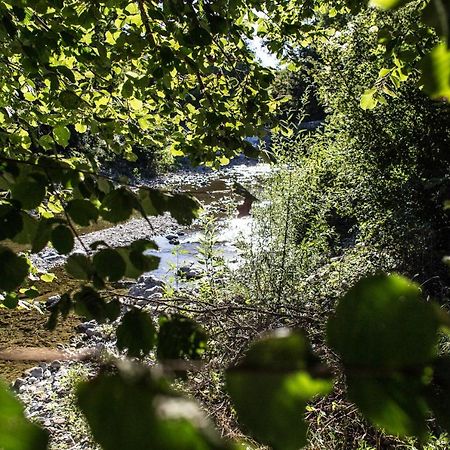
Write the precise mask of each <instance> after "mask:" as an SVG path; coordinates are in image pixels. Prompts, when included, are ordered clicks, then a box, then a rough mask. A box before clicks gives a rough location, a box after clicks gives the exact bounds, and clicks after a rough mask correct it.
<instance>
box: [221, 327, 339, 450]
mask: <svg viewBox="0 0 450 450" xmlns="http://www.w3.org/2000/svg"><path fill="white" fill-rule="evenodd" d="M319 369H320V367H319V364H318V361H317V359H316V358H315V357H314V356H313V355H312V352H311V349H310V348H309V345H308V344H307V342H306V340H305V338H304V337H303V335H302V334H301V333H299V332H298V331H289V330H286V329H281V330H278V331H276V332H273V333H271V334H269V335H268V336H266V337H264V338H262V339H260V340H258V341H256V342H255V343H254V344H252V345H251V346H250V348H249V350H248V351H247V353H246V354H245V356H244V358H243V360H242V361H241V362H240V363H239V364H238V365H237V366H235V367H233V368H231V369H228V370H227V373H226V387H227V391H228V393H229V394H230V396H231V399H232V402H233V405H234V407H235V408H236V412H237V415H238V419H239V421H240V422H241V423H242V424H243V425H245V426H246V427H247V428H248V429H249V431H250V432H251V434H252V436H254V437H255V438H256V439H257V440H258V441H260V442H261V443H263V444H265V445H269V446H270V447H271V448H273V449H274V450H298V449H299V448H301V447H302V446H304V445H305V444H306V431H307V426H306V423H305V422H304V420H303V415H304V412H305V408H306V404H307V402H308V401H309V400H310V399H312V398H313V397H315V396H317V395H325V394H327V393H328V392H329V391H330V390H331V387H332V381H331V380H330V379H329V378H328V377H326V378H323V377H319V376H317V375H314V374H313V372H314V371H319Z"/></svg>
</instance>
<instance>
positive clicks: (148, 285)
mask: <svg viewBox="0 0 450 450" xmlns="http://www.w3.org/2000/svg"><path fill="white" fill-rule="evenodd" d="M269 172H270V169H269V167H268V166H266V165H256V164H254V163H253V162H250V163H249V162H247V163H245V162H244V164H237V165H234V166H232V167H229V168H226V169H223V170H221V171H215V172H214V171H207V172H199V171H183V172H181V173H175V174H170V175H168V176H166V177H162V178H159V179H156V180H143V182H144V183H145V184H147V185H149V186H153V187H154V186H158V187H164V188H167V189H171V190H176V191H178V192H187V193H190V194H192V195H195V196H196V197H197V198H199V200H200V201H201V202H202V203H203V204H204V205H205V210H206V212H207V214H208V215H209V216H211V217H214V221H215V223H217V229H216V233H218V234H219V236H218V238H217V239H216V240H215V244H214V245H215V246H216V249H217V250H218V251H220V252H221V254H222V255H223V256H224V259H226V260H228V262H229V264H233V263H236V260H237V254H236V247H235V246H234V241H235V240H236V239H237V237H238V236H239V235H240V234H241V233H242V232H243V231H244V233H245V230H247V231H248V230H249V229H250V228H249V225H250V219H249V217H247V214H248V211H246V210H245V209H246V208H244V213H242V210H241V211H240V212H239V214H237V211H236V205H237V204H239V203H242V201H243V197H242V196H240V195H239V194H237V193H236V192H235V189H234V186H235V185H236V183H238V185H244V186H245V187H246V188H247V189H249V190H250V191H252V193H253V192H256V191H257V189H258V187H257V186H258V183H259V182H260V181H259V180H261V178H263V177H265V176H267V175H268V173H269ZM244 204H245V201H244ZM250 206H251V205H250ZM248 209H249V208H248ZM238 215H241V216H242V217H236V216H238ZM151 222H152V227H150V226H149V225H148V223H147V222H146V221H145V220H144V219H139V218H133V219H132V220H130V221H128V222H126V223H123V224H119V225H116V226H113V227H109V228H104V229H100V230H96V231H93V232H90V233H88V234H83V235H82V239H83V242H84V243H85V244H86V245H89V244H90V243H92V242H95V241H100V240H102V241H105V242H108V244H109V245H111V246H112V247H118V246H123V245H127V244H129V243H130V242H132V241H133V240H135V239H141V238H147V239H153V240H155V241H156V242H157V244H158V245H159V251H157V252H156V253H155V254H158V256H160V257H161V264H160V268H159V269H158V270H156V271H154V273H150V274H144V275H143V276H142V277H140V278H139V279H138V280H137V282H133V281H125V282H123V283H121V284H120V286H118V288H120V292H122V297H121V303H122V314H123V313H124V312H125V311H126V310H127V308H129V307H130V306H131V305H133V306H136V307H139V308H143V309H148V310H149V311H151V312H152V313H159V312H165V311H166V310H167V308H168V307H167V306H165V304H164V297H165V295H166V293H167V289H168V286H170V288H171V289H173V287H174V286H173V285H171V283H172V282H173V279H175V280H176V288H178V289H188V290H191V292H192V291H193V290H194V291H195V289H196V284H195V282H196V280H198V279H201V277H202V276H204V275H205V274H204V273H202V270H201V268H199V266H198V264H197V263H196V262H197V253H198V249H199V246H200V245H201V240H202V230H201V227H202V225H201V221H198V222H196V223H194V224H193V225H192V226H191V227H181V226H180V225H178V224H177V223H176V222H175V221H174V220H173V219H172V218H171V217H170V216H169V215H164V216H161V217H154V218H151ZM81 250H82V248H81V246H78V247H77V248H76V249H75V251H81ZM64 260H65V258H64V257H63V256H61V255H58V254H57V253H56V252H55V251H54V250H53V249H51V248H46V249H44V250H43V251H42V252H40V253H39V254H38V255H35V257H34V259H33V263H34V264H35V265H36V266H37V267H38V268H40V269H42V270H54V269H55V268H57V267H58V266H61V265H62V264H63V263H64ZM170 274H171V276H169V275H170ZM179 280H183V282H182V283H181V284H180V283H179V282H178V281H179ZM52 300H54V298H53V299H52V298H50V300H49V301H50V302H51V301H52ZM169 310H170V309H169ZM71 320H72V319H71ZM116 325H117V324H116V323H112V324H107V325H98V324H96V323H95V322H81V323H78V324H76V323H73V324H71V329H74V332H73V333H72V334H71V336H70V337H69V338H68V339H67V338H65V339H63V340H62V341H61V342H60V343H58V344H57V345H56V347H57V348H58V349H60V350H61V351H66V352H67V351H77V350H79V349H94V350H95V351H96V352H97V353H102V352H103V353H104V352H107V353H108V354H110V355H115V356H117V357H120V354H119V352H118V351H117V348H116V346H115V328H116ZM30 331H31V330H30ZM57 332H58V331H56V333H57ZM24 342H25V343H26V337H25V336H24ZM25 345H26V344H25ZM44 345H45V342H44ZM6 364H8V363H6ZM96 370H97V363H95V362H93V361H89V362H87V361H84V362H76V361H70V360H69V361H51V362H41V363H39V364H38V365H35V366H34V367H30V368H28V369H26V370H25V371H24V372H23V374H22V376H20V377H19V378H17V379H16V380H15V381H13V383H12V385H13V387H14V389H15V391H16V392H17V394H18V396H19V397H20V399H21V400H22V401H23V403H24V404H25V405H26V414H27V416H28V417H30V418H31V419H33V420H36V421H37V422H38V423H40V424H41V425H42V426H44V427H45V428H46V429H47V430H49V432H50V435H51V442H52V444H51V448H53V449H58V450H60V449H73V450H75V449H80V450H81V449H91V448H95V446H94V444H93V443H92V442H91V440H90V437H89V432H88V429H87V427H86V425H85V423H84V421H83V418H82V416H81V414H80V412H79V411H78V410H77V408H76V407H75V406H74V398H75V397H74V389H75V385H76V383H77V382H78V381H79V380H80V379H81V380H82V379H88V378H89V377H91V376H92V375H93V374H94V373H95V371H96Z"/></svg>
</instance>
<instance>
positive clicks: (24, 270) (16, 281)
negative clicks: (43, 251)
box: [0, 246, 29, 292]
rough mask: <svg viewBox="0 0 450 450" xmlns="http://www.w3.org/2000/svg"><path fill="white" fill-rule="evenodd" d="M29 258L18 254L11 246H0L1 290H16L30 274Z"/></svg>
mask: <svg viewBox="0 0 450 450" xmlns="http://www.w3.org/2000/svg"><path fill="white" fill-rule="evenodd" d="M28 271H29V267H28V262H27V260H26V259H25V258H24V257H22V256H17V255H16V254H15V253H14V252H13V251H11V250H10V249H9V248H6V247H1V246H0V290H1V291H7V292H9V291H14V290H15V289H17V288H18V287H19V286H20V285H21V284H22V283H23V282H24V281H25V278H26V277H27V275H28Z"/></svg>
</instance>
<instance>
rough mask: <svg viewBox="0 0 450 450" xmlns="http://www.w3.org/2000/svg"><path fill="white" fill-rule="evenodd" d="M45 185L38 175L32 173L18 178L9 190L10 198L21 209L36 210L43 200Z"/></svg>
mask: <svg viewBox="0 0 450 450" xmlns="http://www.w3.org/2000/svg"><path fill="white" fill-rule="evenodd" d="M45 194H46V183H45V179H44V178H43V177H42V175H41V174H39V173H36V174H34V173H32V174H30V175H28V176H27V177H24V178H20V179H19V181H18V182H17V183H15V184H14V185H13V186H12V188H11V196H12V198H13V199H14V200H17V201H19V202H20V204H21V205H22V208H23V209H34V208H37V207H38V206H39V205H40V204H41V203H42V201H43V200H44V198H45Z"/></svg>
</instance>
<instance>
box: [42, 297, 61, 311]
mask: <svg viewBox="0 0 450 450" xmlns="http://www.w3.org/2000/svg"><path fill="white" fill-rule="evenodd" d="M60 300H61V296H60V295H52V296H51V297H49V298H48V299H47V301H46V302H45V307H46V308H47V309H52V308H54V307H55V306H56V305H57V304H58V302H59V301H60Z"/></svg>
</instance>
